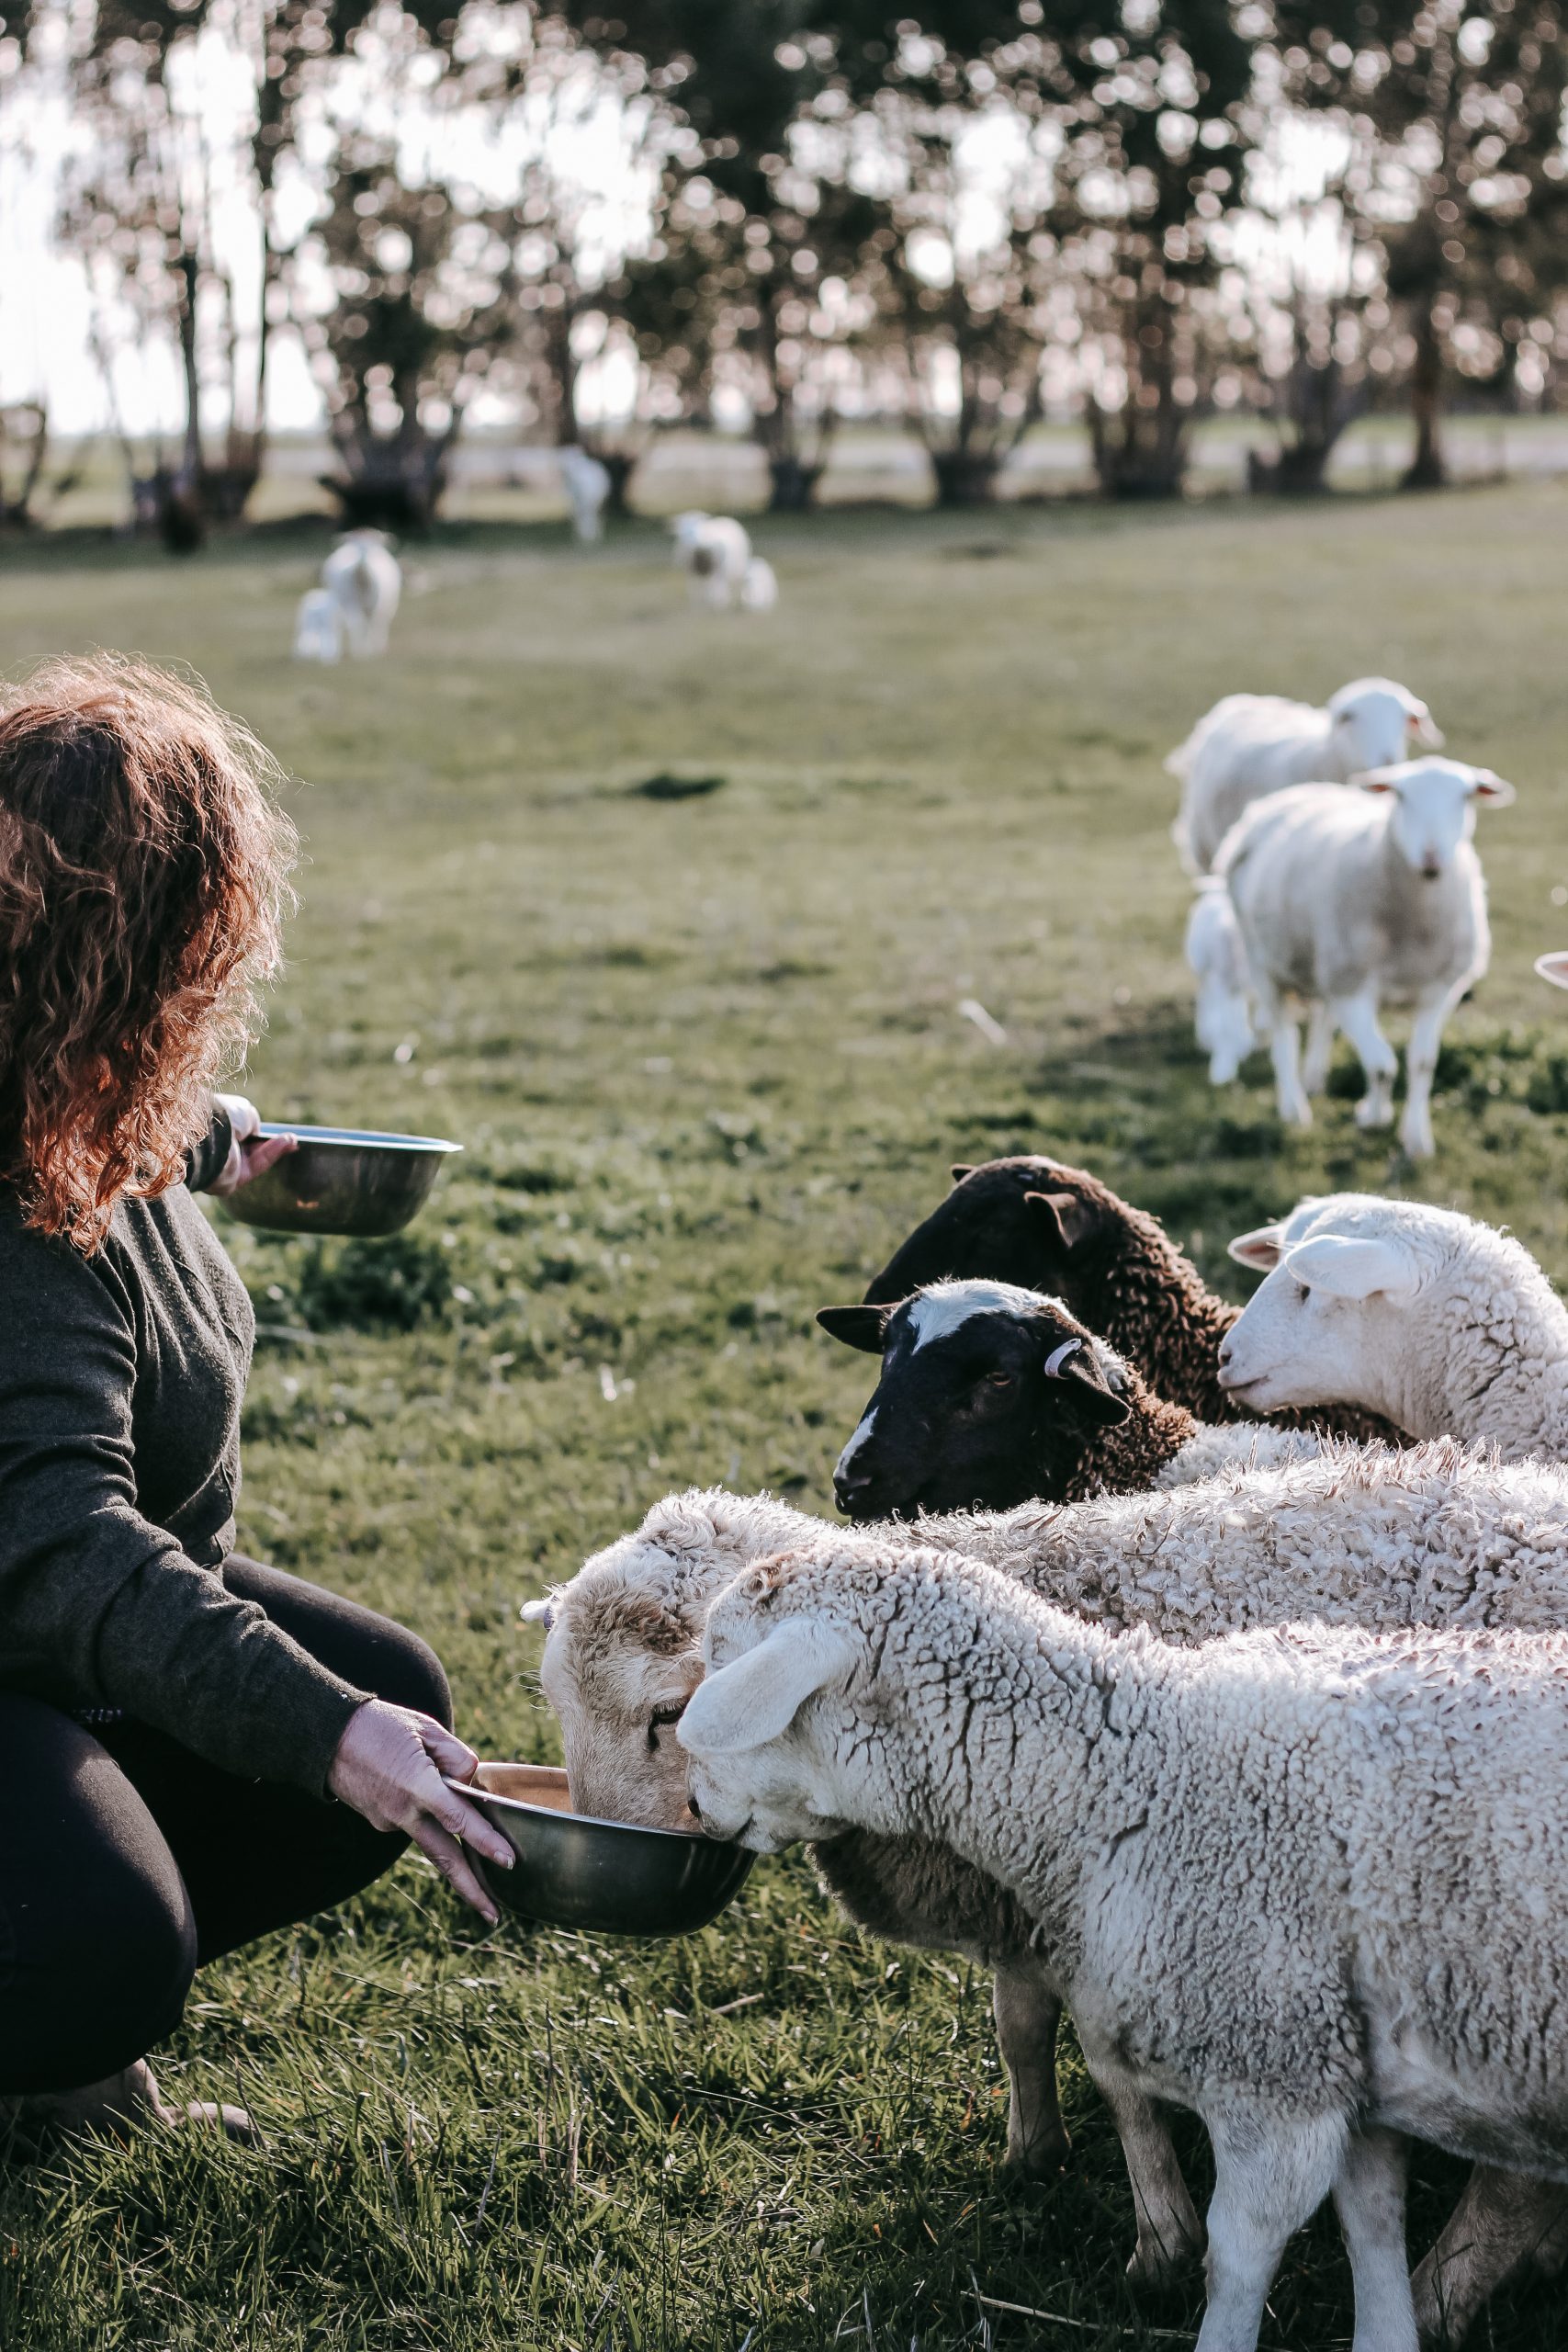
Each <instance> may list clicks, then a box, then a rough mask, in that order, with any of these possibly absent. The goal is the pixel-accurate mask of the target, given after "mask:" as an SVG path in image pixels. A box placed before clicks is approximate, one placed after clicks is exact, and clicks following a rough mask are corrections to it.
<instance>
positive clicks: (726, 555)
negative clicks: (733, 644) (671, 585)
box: [670, 507, 751, 612]
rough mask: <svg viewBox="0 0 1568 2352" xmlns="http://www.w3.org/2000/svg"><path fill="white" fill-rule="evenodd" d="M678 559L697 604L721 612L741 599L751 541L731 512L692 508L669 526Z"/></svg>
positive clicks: (687, 590) (677, 516) (687, 586)
mask: <svg viewBox="0 0 1568 2352" xmlns="http://www.w3.org/2000/svg"><path fill="white" fill-rule="evenodd" d="M670 529H671V535H672V536H673V538H674V541H675V560H676V562H677V563H678V564H679V565H680V566H681V568H682V571H684V572H685V575H686V592H687V594H688V595H689V596H690V598H691V600H692V602H693V604H694V605H708V606H710V607H711V608H712V609H713V610H714V611H716V612H722V611H724V610H725V609H726V607H727V606H728V605H733V604H734V603H735V602H736V601H737V599H738V598H739V594H740V592H741V589H742V587H743V586H744V584H745V580H746V572H747V567H748V566H749V565H750V561H751V541H750V536H749V535H748V533H747V531H746V530H745V528H744V526H742V525H741V524H739V523H737V522H736V521H735V520H734V519H733V517H731V516H730V515H705V514H704V513H703V512H702V510H701V509H700V508H698V507H692V508H690V509H688V511H687V512H686V513H685V514H683V515H676V516H675V517H674V518H673V520H672V521H671V525H670Z"/></svg>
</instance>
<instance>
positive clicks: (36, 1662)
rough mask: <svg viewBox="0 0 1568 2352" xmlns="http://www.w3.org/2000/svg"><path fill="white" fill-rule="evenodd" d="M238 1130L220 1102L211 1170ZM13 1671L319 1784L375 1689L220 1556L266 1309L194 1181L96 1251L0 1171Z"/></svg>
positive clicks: (59, 1692) (121, 1217)
mask: <svg viewBox="0 0 1568 2352" xmlns="http://www.w3.org/2000/svg"><path fill="white" fill-rule="evenodd" d="M229 1140H230V1137H229V1123H228V1120H227V1118H226V1116H224V1115H223V1114H221V1113H220V1114H219V1116H218V1118H217V1119H216V1120H215V1121H214V1125H213V1130H212V1133H211V1135H210V1136H209V1137H208V1138H207V1139H206V1141H205V1142H204V1143H203V1144H202V1145H201V1146H199V1147H198V1148H197V1149H196V1150H195V1151H194V1152H193V1153H192V1154H191V1169H190V1174H191V1182H192V1183H193V1184H195V1185H197V1186H201V1185H205V1184H207V1183H209V1182H211V1181H212V1179H213V1178H214V1177H215V1176H216V1175H217V1174H218V1173H219V1171H220V1170H221V1168H222V1166H223V1162H224V1159H226V1158H227V1156H228V1150H229ZM0 1300H3V1301H4V1308H3V1311H0V1686H3V1687H5V1688H6V1689H9V1690H13V1691H29V1692H31V1693H32V1694H33V1695H34V1696H36V1697H38V1698H42V1699H47V1700H49V1701H51V1702H53V1704H55V1705H56V1706H59V1707H62V1708H64V1709H67V1710H73V1711H74V1710H81V1709H85V1708H90V1707H98V1706H111V1707H118V1708H122V1709H123V1710H124V1711H125V1713H127V1714H130V1715H134V1716H136V1717H138V1718H139V1719H140V1720H141V1721H142V1722H143V1723H148V1724H154V1725H156V1726H157V1728H158V1729H160V1730H161V1731H165V1732H167V1733H169V1734H170V1735H171V1736H172V1737H174V1738H175V1739H177V1740H178V1741H180V1743H181V1744H182V1745H183V1746H184V1747H189V1748H193V1749H194V1750H195V1751H196V1753H197V1755H199V1756H204V1757H206V1758H208V1759H209V1761H210V1762H212V1763H214V1764H218V1765H220V1766H221V1767H223V1768H224V1769H225V1770H228V1771H231V1772H236V1773H239V1774H241V1775H242V1776H243V1778H245V1779H247V1780H265V1781H289V1782H292V1783H293V1784H294V1785H295V1786H296V1787H299V1788H302V1789H307V1790H309V1791H310V1792H311V1793H312V1794H318V1795H319V1794H320V1793H321V1791H322V1789H323V1787H324V1784H325V1781H326V1775H327V1771H328V1769H329V1767H330V1765H331V1763H332V1759H333V1754H334V1752H335V1750H336V1747H337V1744H338V1740H339V1739H340V1737H341V1736H342V1734H343V1730H344V1724H346V1723H347V1721H348V1719H349V1717H350V1715H351V1714H353V1713H354V1711H355V1708H356V1707H357V1706H359V1705H360V1704H361V1702H362V1701H363V1700H364V1698H365V1697H366V1695H367V1694H366V1693H365V1692H364V1691H356V1690H355V1689H354V1688H353V1687H352V1686H351V1685H349V1684H347V1683H344V1682H343V1681H342V1680H341V1679H339V1678H338V1677H337V1676H336V1675H333V1674H330V1673H328V1671H327V1670H326V1668H324V1667H321V1666H320V1665H318V1664H317V1662H316V1660H315V1659H314V1658H312V1657H310V1656H309V1654H308V1653H307V1652H306V1651H305V1650H303V1649H301V1648H300V1647H299V1644H298V1643H296V1642H294V1641H292V1640H291V1639H290V1638H289V1636H288V1634H285V1633H283V1632H282V1631H281V1630H280V1628H279V1627H277V1626H276V1625H274V1624H272V1623H270V1621H269V1620H268V1619H267V1617H266V1616H265V1613H264V1612H263V1611H262V1610H261V1609H259V1608H258V1607H257V1606H256V1605H255V1604H254V1602H251V1601H243V1600H235V1599H233V1598H232V1597H231V1595H230V1594H229V1593H228V1592H226V1591H225V1589H224V1587H223V1584H222V1581H221V1579H220V1577H219V1575H218V1574H217V1570H218V1569H219V1567H220V1565H221V1563H222V1561H223V1558H224V1556H225V1555H226V1554H227V1553H228V1552H229V1551H230V1550H231V1548H232V1545H233V1540H234V1498H235V1497H236V1495H237V1494H238V1492H239V1486H240V1408H241V1405H242V1403H243V1398H244V1393H245V1380H246V1375H247V1374H248V1373H249V1371H250V1363H251V1351H252V1348H253V1346H254V1339H255V1322H254V1317H253V1316H252V1313H251V1303H250V1300H249V1298H248V1297H247V1295H246V1293H245V1288H244V1285H243V1283H242V1282H241V1281H240V1278H239V1276H238V1275H237V1274H236V1273H235V1272H234V1270H233V1268H232V1266H231V1264H230V1262H229V1260H228V1258H227V1257H226V1256H225V1254H224V1252H223V1250H222V1249H221V1247H220V1244H219V1242H218V1241H217V1239H216V1238H215V1237H214V1235H213V1233H212V1232H211V1230H210V1228H209V1226H208V1223H207V1220H206V1218H205V1217H204V1216H203V1215H202V1213H201V1211H200V1209H198V1208H197V1204H196V1203H195V1201H194V1200H193V1199H192V1198H191V1193H190V1190H189V1188H188V1187H187V1186H186V1185H185V1184H179V1185H176V1186H175V1188H174V1190H173V1191H171V1192H167V1193H161V1194H160V1195H159V1196H158V1198H157V1199H156V1200H151V1201H146V1200H123V1201H121V1202H120V1204H118V1207H117V1208H116V1210H115V1214H114V1221H113V1224H112V1225H111V1227H110V1228H109V1232H108V1237H107V1239H106V1240H105V1242H104V1244H103V1246H102V1247H101V1248H100V1249H99V1250H97V1251H96V1253H95V1254H94V1255H93V1256H92V1257H90V1258H85V1257H84V1256H83V1255H82V1253H81V1252H80V1250H75V1249H73V1247H72V1246H71V1244H70V1243H69V1242H67V1241H62V1240H58V1239H53V1238H50V1237H48V1236H46V1235H44V1234H40V1233H37V1232H34V1231H32V1230H30V1229H29V1228H28V1227H26V1226H25V1225H24V1224H23V1222H22V1216H21V1209H20V1205H19V1204H18V1202H17V1196H16V1194H15V1193H14V1192H12V1191H11V1190H9V1189H8V1188H5V1187H0Z"/></svg>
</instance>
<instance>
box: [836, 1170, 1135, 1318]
mask: <svg viewBox="0 0 1568 2352" xmlns="http://www.w3.org/2000/svg"><path fill="white" fill-rule="evenodd" d="M953 1173H954V1175H955V1176H956V1177H957V1178H958V1182H956V1184H955V1185H954V1187H953V1191H952V1192H951V1193H949V1194H948V1196H947V1198H946V1200H945V1201H943V1203H942V1206H941V1207H940V1208H939V1209H935V1210H933V1211H932V1213H931V1216H929V1217H927V1219H926V1221H925V1223H924V1224H923V1225H919V1226H917V1227H916V1228H915V1230H914V1232H913V1233H911V1234H910V1236H909V1238H908V1240H907V1241H906V1242H905V1243H904V1244H903V1246H902V1248H901V1249H899V1250H896V1251H895V1252H894V1254H893V1256H892V1257H891V1258H890V1259H889V1260H888V1261H887V1263H886V1266H884V1267H883V1269H882V1272H880V1273H879V1274H878V1275H876V1276H875V1278H874V1281H873V1283H872V1284H871V1287H870V1289H869V1290H868V1291H867V1292H866V1299H867V1302H868V1304H870V1305H872V1306H886V1305H888V1304H890V1303H891V1302H893V1301H896V1300H897V1299H901V1298H908V1296H909V1295H910V1294H911V1293H912V1292H914V1291H917V1290H920V1289H923V1288H924V1287H925V1285H926V1284H927V1283H936V1282H945V1281H950V1280H951V1281H954V1282H972V1281H981V1282H998V1283H1017V1284H1018V1286H1019V1287H1020V1288H1021V1289H1022V1290H1033V1291H1043V1292H1044V1293H1045V1294H1046V1295H1048V1296H1050V1297H1053V1298H1059V1299H1061V1300H1062V1301H1063V1303H1064V1304H1065V1305H1066V1306H1067V1307H1069V1308H1070V1309H1071V1311H1072V1312H1073V1313H1074V1314H1075V1315H1079V1314H1083V1313H1085V1312H1086V1310H1088V1311H1090V1312H1092V1305H1093V1301H1094V1297H1095V1293H1096V1290H1097V1288H1098V1287H1099V1285H1100V1281H1101V1277H1102V1275H1103V1272H1104V1265H1105V1261H1106V1257H1107V1253H1108V1251H1109V1250H1111V1249H1112V1248H1113V1247H1114V1240H1115V1233H1116V1221H1115V1218H1114V1216H1112V1215H1111V1214H1110V1213H1109V1212H1108V1210H1107V1208H1106V1206H1105V1205H1103V1202H1104V1192H1103V1187H1102V1186H1101V1185H1100V1184H1098V1183H1097V1182H1096V1181H1095V1179H1094V1178H1093V1177H1092V1176H1089V1175H1087V1174H1086V1173H1085V1172H1084V1170H1081V1169H1077V1168H1063V1167H1060V1166H1059V1165H1058V1164H1057V1162H1056V1161H1055V1160H1053V1159H1043V1158H1042V1157H1039V1156H1036V1155H1027V1156H1024V1157H1021V1158H1019V1159H992V1160H987V1162H986V1164H985V1165H984V1166H983V1167H980V1168H972V1169H968V1170H963V1171H961V1170H957V1169H955V1170H953Z"/></svg>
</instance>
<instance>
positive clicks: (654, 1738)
mask: <svg viewBox="0 0 1568 2352" xmlns="http://www.w3.org/2000/svg"><path fill="white" fill-rule="evenodd" d="M685 1712H686V1702H685V1701H684V1699H682V1702H681V1703H680V1705H679V1706H678V1707H655V1709H654V1711H653V1713H652V1714H651V1715H650V1716H649V1719H648V1744H649V1747H658V1745H659V1735H660V1731H666V1730H668V1729H669V1727H670V1725H671V1724H678V1723H679V1722H680V1720H681V1718H682V1715H683V1714H684V1713H685Z"/></svg>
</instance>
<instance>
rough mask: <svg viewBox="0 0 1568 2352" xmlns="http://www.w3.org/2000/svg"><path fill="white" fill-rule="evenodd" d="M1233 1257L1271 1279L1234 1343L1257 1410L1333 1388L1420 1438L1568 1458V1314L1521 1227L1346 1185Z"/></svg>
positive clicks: (1248, 1401) (1229, 1378)
mask: <svg viewBox="0 0 1568 2352" xmlns="http://www.w3.org/2000/svg"><path fill="white" fill-rule="evenodd" d="M1231 1254H1232V1256H1233V1257H1235V1258H1236V1259H1237V1260H1239V1261H1240V1263H1241V1264H1243V1265H1244V1266H1252V1267H1255V1268H1258V1269H1259V1270H1261V1271H1263V1272H1266V1273H1267V1277H1268V1279H1267V1280H1266V1281H1265V1282H1264V1283H1261V1284H1260V1285H1259V1287H1258V1290H1256V1291H1255V1292H1254V1294H1253V1295H1252V1297H1251V1299H1250V1300H1249V1301H1248V1302H1247V1308H1246V1311H1245V1312H1244V1313H1243V1315H1242V1316H1241V1317H1240V1319H1239V1320H1238V1321H1237V1322H1236V1323H1235V1325H1233V1327H1232V1329H1231V1330H1230V1332H1229V1333H1228V1335H1227V1337H1226V1339H1225V1342H1224V1347H1223V1348H1222V1350H1221V1351H1220V1377H1221V1379H1222V1380H1223V1381H1224V1384H1225V1386H1226V1388H1227V1390H1228V1391H1229V1393H1230V1395H1231V1397H1233V1399H1234V1400H1235V1402H1236V1403H1237V1404H1238V1405H1240V1406H1242V1407H1243V1408H1251V1409H1253V1410H1254V1411H1264V1412H1267V1411H1269V1409H1270V1408H1272V1407H1273V1406H1275V1405H1283V1404H1292V1405H1303V1404H1307V1403H1310V1401H1311V1399H1312V1398H1313V1397H1315V1396H1321V1395H1323V1394H1325V1391H1326V1390H1327V1389H1328V1388H1329V1387H1330V1386H1332V1388H1333V1391H1334V1394H1335V1395H1336V1396H1349V1397H1354V1398H1355V1399H1356V1400H1357V1401H1358V1402H1359V1403H1362V1404H1366V1405H1369V1406H1371V1408H1373V1410H1374V1411H1377V1412H1380V1413H1386V1414H1387V1415H1388V1417H1389V1419H1391V1420H1393V1421H1394V1422H1396V1423H1397V1424H1398V1426H1399V1427H1400V1428H1401V1429H1403V1430H1408V1431H1409V1432H1410V1434H1411V1435H1412V1436H1413V1437H1431V1436H1436V1435H1438V1433H1439V1432H1441V1431H1445V1430H1448V1431H1451V1432H1452V1433H1453V1434H1454V1435H1455V1436H1456V1437H1461V1438H1464V1439H1467V1440H1471V1441H1480V1442H1485V1443H1487V1444H1491V1445H1495V1446H1496V1447H1497V1448H1498V1449H1499V1450H1500V1452H1501V1453H1504V1454H1505V1455H1506V1456H1510V1457H1512V1458H1513V1459H1515V1460H1519V1459H1522V1458H1523V1457H1524V1456H1526V1455H1527V1454H1539V1455H1540V1456H1541V1457H1542V1459H1544V1460H1547V1461H1568V1307H1565V1306H1563V1304H1562V1300H1561V1299H1560V1298H1559V1297H1558V1295H1557V1294H1556V1292H1555V1291H1554V1290H1553V1289H1552V1287H1551V1283H1550V1282H1549V1281H1548V1280H1547V1278H1546V1276H1545V1274H1544V1273H1543V1272H1541V1269H1540V1266H1539V1265H1538V1264H1537V1263H1536V1261H1535V1260H1534V1259H1533V1258H1532V1257H1531V1256H1530V1254H1529V1250H1527V1249H1526V1248H1525V1247H1524V1245H1523V1243H1522V1242H1519V1241H1516V1240H1514V1239H1513V1238H1512V1237H1511V1236H1510V1235H1508V1234H1505V1233H1499V1232H1497V1231H1496V1230H1495V1227H1492V1226H1488V1225H1482V1224H1480V1223H1479V1222H1478V1221H1477V1220H1476V1219H1475V1218H1474V1217H1469V1216H1461V1215H1460V1213H1459V1212H1458V1211H1457V1210H1454V1209H1438V1208H1429V1207H1428V1206H1427V1204H1426V1203H1425V1202H1422V1201H1386V1200H1382V1199H1381V1198H1380V1197H1378V1196H1377V1195H1376V1194H1374V1193H1329V1194H1328V1195H1327V1196H1326V1197H1325V1198H1321V1199H1314V1200H1306V1201H1303V1202H1302V1203H1301V1204H1300V1205H1299V1207H1297V1208H1295V1209H1293V1210H1292V1213H1291V1215H1290V1216H1288V1217H1286V1218H1285V1219H1284V1221H1283V1222H1282V1223H1281V1224H1279V1225H1266V1226H1260V1227H1258V1230H1257V1231H1256V1232H1254V1233H1244V1234H1243V1235H1241V1236H1240V1238H1238V1239H1237V1240H1235V1241H1233V1242H1232V1244H1231Z"/></svg>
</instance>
